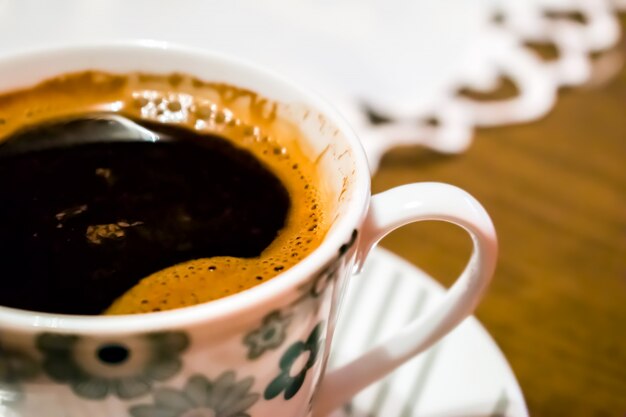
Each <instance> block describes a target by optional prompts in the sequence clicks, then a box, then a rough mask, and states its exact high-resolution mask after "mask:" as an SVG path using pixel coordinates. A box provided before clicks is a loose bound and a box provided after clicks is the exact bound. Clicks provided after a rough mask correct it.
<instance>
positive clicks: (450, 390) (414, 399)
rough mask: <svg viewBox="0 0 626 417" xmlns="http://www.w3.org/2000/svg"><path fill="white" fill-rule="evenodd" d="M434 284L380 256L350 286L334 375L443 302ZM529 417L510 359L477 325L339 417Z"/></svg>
mask: <svg viewBox="0 0 626 417" xmlns="http://www.w3.org/2000/svg"><path fill="white" fill-rule="evenodd" d="M442 294H443V288H442V287H441V285H439V284H438V283H437V282H436V281H435V280H434V279H433V278H431V277H430V276H428V275H427V274H426V273H424V272H423V271H421V270H419V269H417V268H416V267H415V266H413V265H411V264H409V263H408V262H406V261H405V260H403V259H401V258H399V257H398V256H396V255H393V254H392V253H390V252H388V251H386V250H384V249H378V248H377V249H375V250H374V251H373V253H372V254H371V256H370V258H369V259H368V261H367V264H366V265H365V268H364V270H363V273H362V274H361V275H360V276H357V277H354V278H353V279H352V281H351V283H350V288H349V289H348V293H347V296H346V298H345V300H344V304H343V307H342V314H341V317H342V318H341V320H340V322H339V324H338V328H337V333H336V334H337V337H336V338H335V341H334V345H333V354H332V357H331V361H330V367H331V368H332V367H334V366H337V365H341V364H343V363H345V362H347V361H349V360H350V359H351V358H354V357H356V356H358V355H359V354H360V353H361V352H363V351H364V350H365V349H366V348H368V347H370V346H373V345H374V344H375V343H376V342H377V341H380V340H383V339H384V338H386V336H388V335H390V334H392V333H394V332H395V331H397V330H398V329H399V328H401V327H402V326H403V325H404V323H406V322H407V321H408V320H409V319H411V318H414V317H416V316H418V315H419V314H420V313H422V312H424V311H426V310H427V309H428V308H430V307H431V306H432V305H433V304H435V303H436V301H437V300H438V299H440V298H441V297H442ZM413 416H420V417H461V416H463V417H469V416H471V417H483V416H484V417H488V416H493V417H496V416H497V417H528V411H527V408H526V404H525V402H524V397H523V395H522V391H521V389H520V387H519V384H518V383H517V380H516V379H515V375H514V374H513V372H512V371H511V368H510V366H509V364H508V363H507V361H506V359H505V357H504V355H503V354H502V352H501V351H500V349H499V348H498V346H497V345H496V344H495V342H494V341H493V339H492V338H491V337H490V336H489V334H488V333H487V331H486V330H485V329H484V328H483V327H482V325H481V324H480V323H479V322H478V320H476V319H475V318H474V317H471V318H469V319H467V320H466V321H465V322H464V323H463V324H461V325H460V326H459V327H457V328H456V329H455V330H454V331H453V332H452V333H450V334H449V335H448V336H447V337H446V338H444V339H443V340H442V341H440V342H439V343H438V344H437V345H435V346H434V347H432V348H431V349H430V350H428V351H426V352H424V353H422V354H421V355H420V356H418V357H417V358H415V359H413V360H412V361H410V362H408V363H407V364H405V365H404V366H402V367H401V368H400V369H398V370H397V371H396V372H394V373H393V374H391V375H390V376H389V377H388V378H387V379H385V380H383V381H381V382H379V383H378V384H376V385H373V386H371V387H369V388H368V389H367V390H365V391H363V392H362V393H360V394H359V395H358V396H356V397H355V398H354V399H353V401H352V403H351V404H347V405H346V407H345V408H344V410H341V411H339V412H337V413H335V414H334V415H333V417H413Z"/></svg>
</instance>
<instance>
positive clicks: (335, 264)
mask: <svg viewBox="0 0 626 417" xmlns="http://www.w3.org/2000/svg"><path fill="white" fill-rule="evenodd" d="M358 235H359V232H358V231H357V230H356V229H355V230H353V231H352V235H351V236H350V240H349V241H348V242H346V243H344V244H343V245H341V246H340V247H339V250H338V251H337V256H336V257H335V258H334V259H333V260H332V261H330V262H329V263H328V264H327V265H326V266H325V267H324V268H323V269H322V271H321V272H320V273H319V274H318V275H317V276H316V277H315V278H313V280H312V281H310V282H308V283H307V284H305V285H303V286H301V287H300V291H303V293H304V294H303V298H304V297H311V298H318V297H320V296H321V295H322V294H324V292H325V291H326V288H328V286H329V284H330V283H331V282H334V281H335V280H336V279H337V277H338V276H339V272H340V271H341V270H342V268H341V267H342V263H343V262H344V257H345V255H346V254H347V253H348V252H349V251H350V249H351V248H352V247H353V246H354V244H355V243H356V241H357V237H358Z"/></svg>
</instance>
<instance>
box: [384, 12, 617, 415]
mask: <svg viewBox="0 0 626 417" xmlns="http://www.w3.org/2000/svg"><path fill="white" fill-rule="evenodd" d="M622 22H623V23H624V24H625V26H626V18H625V17H624V16H622ZM619 48H620V49H621V50H622V51H623V52H625V53H626V42H625V43H622V44H621V45H620V47H619ZM415 181H443V182H449V183H453V184H455V185H458V186H460V187H462V188H464V189H466V190H467V191H469V192H470V193H472V194H473V195H474V196H475V197H476V198H478V199H479V200H480V201H481V202H482V203H483V204H484V205H485V207H486V208H487V210H488V211H489V212H490V214H491V216H492V217H493V221H494V223H495V225H496V228H497V230H498V234H499V239H500V246H501V255H500V260H499V264H498V269H497V271H496V276H495V279H494V282H493V284H492V286H491V289H490V291H489V293H488V294H487V296H486V298H485V300H484V302H483V303H482V304H481V306H480V307H479V308H478V311H477V316H478V318H479V319H480V320H481V321H482V322H483V323H484V325H485V326H486V327H487V329H488V330H489V332H490V333H491V334H492V335H493V336H494V338H495V339H496V341H497V343H498V344H499V345H500V347H501V348H502V350H503V351H504V353H505V355H506V356H507V358H508V359H509V361H510V363H511V365H512V367H513V370H514V372H515V373H516V375H517V377H518V379H519V382H520V384H521V386H522V389H523V390H524V393H525V396H526V400H527V402H528V406H529V409H530V413H531V415H532V416H535V417H540V416H549V417H553V416H568V417H575V416H584V417H590V416H620V417H623V416H626V69H622V70H621V72H620V73H619V75H618V76H617V77H615V78H614V79H613V80H612V81H611V82H610V83H608V84H606V85H604V86H602V87H600V88H594V89H589V88H581V89H577V90H570V91H562V92H561V94H560V97H559V100H558V102H557V105H556V108H555V109H554V111H553V112H551V113H550V115H549V116H548V117H546V118H545V119H544V120H542V121H540V122H537V123H531V124H528V125H523V126H516V127H504V128H497V129H489V130H479V131H478V132H477V135H476V138H475V142H474V144H473V145H472V146H471V147H470V149H469V150H468V151H467V152H466V153H465V154H463V155H459V156H442V155H437V154H434V153H430V152H427V151H424V150H420V149H415V148H411V149H403V150H396V151H392V152H391V153H390V154H388V155H387V156H386V157H385V158H384V160H383V162H382V165H381V169H380V171H379V172H378V174H377V175H376V176H375V178H374V183H373V187H374V192H378V191H382V190H385V189H388V188H390V187H393V186H396V185H400V184H404V183H408V182H415ZM382 245H383V246H384V247H386V248H388V249H391V250H392V251H394V252H396V253H397V254H399V255H401V256H403V257H405V258H406V259H408V260H410V261H411V262H413V263H414V264H416V265H419V266H420V267H422V268H423V269H424V270H426V271H427V272H429V273H430V274H432V275H433V276H435V277H437V278H439V279H440V281H441V282H442V283H444V284H450V283H451V282H452V281H453V279H454V278H455V277H456V276H457V275H458V273H459V272H460V271H461V270H462V268H463V266H464V264H465V261H466V260H467V256H468V254H469V252H470V241H469V238H468V237H467V236H466V235H465V234H464V232H462V231H460V230H458V229H456V228H454V227H453V226H449V225H446V224H441V223H421V224H414V225H409V226H406V227H404V228H402V229H400V230H398V231H397V232H394V233H393V234H392V235H391V236H389V237H388V238H386V239H385V240H384V241H383V242H382Z"/></svg>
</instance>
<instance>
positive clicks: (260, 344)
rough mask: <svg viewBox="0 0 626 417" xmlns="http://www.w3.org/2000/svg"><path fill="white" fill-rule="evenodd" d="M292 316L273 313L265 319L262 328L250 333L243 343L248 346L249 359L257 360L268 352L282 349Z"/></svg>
mask: <svg viewBox="0 0 626 417" xmlns="http://www.w3.org/2000/svg"><path fill="white" fill-rule="evenodd" d="M289 323H291V315H283V314H281V312H280V311H272V312H271V313H270V314H268V315H267V316H265V317H264V318H263V322H262V324H261V327H260V328H258V329H257V330H253V331H252V332H250V333H248V334H247V335H246V336H245V337H244V339H243V343H244V344H245V345H247V346H248V348H249V350H248V359H251V360H253V359H257V358H259V357H260V356H261V355H263V353H265V352H266V351H268V350H271V349H276V348H278V347H280V345H282V344H283V342H284V341H285V338H286V337H287V327H288V326H289Z"/></svg>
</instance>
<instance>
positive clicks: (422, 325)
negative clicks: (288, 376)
mask: <svg viewBox="0 0 626 417" xmlns="http://www.w3.org/2000/svg"><path fill="white" fill-rule="evenodd" d="M423 220H440V221H445V222H449V223H453V224H456V225H458V226H460V227H462V228H463V229H465V230H466V231H467V232H468V233H469V234H470V236H471V237H472V241H473V244H474V249H473V252H472V255H471V258H470V260H469V263H468V264H467V266H466V267H465V270H464V271H463V272H462V273H461V275H460V276H459V278H458V279H457V280H456V282H455V283H454V285H452V287H450V289H449V290H448V291H447V293H446V295H445V297H444V298H443V299H442V300H441V302H440V303H439V305H437V306H436V307H435V308H433V309H432V310H430V311H429V312H428V313H427V314H425V315H424V316H422V317H419V318H417V319H415V320H414V321H413V322H411V323H409V324H408V325H407V326H406V327H404V328H403V329H402V330H400V331H399V332H398V333H396V334H395V335H393V336H392V337H390V338H389V339H388V340H386V341H384V342H383V343H381V344H380V345H378V346H376V347H374V348H373V349H371V350H370V351H368V352H366V353H365V354H363V355H362V356H360V357H358V358H357V359H355V360H353V361H352V362H350V363H348V364H346V365H343V366H342V367H340V368H338V369H334V370H331V371H329V372H328V373H327V374H326V376H325V377H324V379H323V381H322V383H321V386H320V388H319V391H318V393H317V398H316V400H315V407H314V409H313V417H326V416H327V415H328V414H329V413H330V412H331V411H333V410H335V409H336V408H338V407H340V406H341V405H343V404H344V403H346V402H347V401H349V400H350V398H352V397H353V396H354V395H355V394H357V393H358V392H359V391H361V390H362V389H364V388H366V387H367V386H368V385H370V384H372V383H373V382H375V381H377V380H378V379H380V378H382V377H384V376H385V375H386V374H388V373H389V372H391V371H393V370H394V369H396V368H397V367H398V366H400V365H402V364H403V363H404V362H406V361H408V360H409V359H411V358H412V357H414V356H415V355H417V354H418V353H420V352H422V351H424V350H425V349H427V348H429V347H430V346H432V345H433V344H434V343H435V342H437V341H438V340H439V339H441V338H442V337H443V336H445V335H446V334H447V333H448V332H450V331H451V330H452V329H454V328H455V327H456V326H457V325H458V324H459V323H461V322H462V321H463V320H464V319H465V318H466V317H467V316H469V315H470V314H472V312H473V311H474V309H475V308H476V306H477V305H478V302H479V301H480V299H481V297H482V295H483V294H484V292H485V290H486V288H487V286H488V285H489V282H490V281H491V277H492V275H493V272H494V270H495V265H496V258H497V252H498V244H497V238H496V233H495V230H494V227H493V223H492V222H491V219H490V218H489V215H488V214H487V212H486V211H485V209H484V208H483V207H482V206H481V205H480V203H479V202H478V201H476V199H474V197H472V196H471V195H469V194H468V193H467V192H465V191H463V190H461V189H460V188H457V187H454V186H452V185H448V184H441V183H427V182H425V183H418V184H409V185H403V186H400V187H397V188H393V189H391V190H389V191H385V192H383V193H380V194H377V195H375V196H374V197H372V200H371V203H370V207H369V212H368V214H367V217H366V219H365V223H364V225H363V228H362V231H361V238H360V239H359V243H358V247H357V262H358V264H357V265H358V267H359V269H360V267H361V266H362V265H363V262H364V261H365V258H366V257H367V255H368V253H369V252H370V251H371V249H372V248H373V247H374V246H375V245H376V244H377V243H378V241H379V240H380V239H382V238H383V237H384V236H385V235H387V234H388V233H390V232H391V231H393V230H395V229H397V228H398V227H400V226H403V225H405V224H408V223H412V222H418V221H423Z"/></svg>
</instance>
